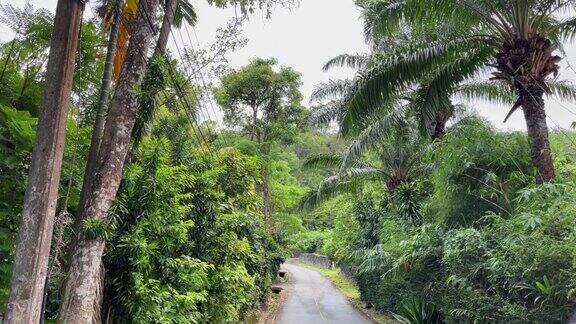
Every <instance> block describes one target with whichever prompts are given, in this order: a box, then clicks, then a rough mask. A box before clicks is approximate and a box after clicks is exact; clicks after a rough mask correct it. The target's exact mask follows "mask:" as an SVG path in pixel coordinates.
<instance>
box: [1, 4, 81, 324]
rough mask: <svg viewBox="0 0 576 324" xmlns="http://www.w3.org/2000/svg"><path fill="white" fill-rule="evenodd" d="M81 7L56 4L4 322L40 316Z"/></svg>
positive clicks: (22, 321) (35, 320)
mask: <svg viewBox="0 0 576 324" xmlns="http://www.w3.org/2000/svg"><path fill="white" fill-rule="evenodd" d="M83 9H84V2H83V1H81V0H58V5H57V7H56V16H55V17H54V31H53V33H52V40H51V43H50V55H49V57H48V64H47V68H46V77H45V80H46V81H45V82H44V93H43V95H42V102H41V105H40V114H39V117H38V129H37V131H36V141H35V143H34V151H33V153H32V164H31V166H30V170H29V173H28V185H27V187H26V195H25V197H24V207H23V209H22V217H21V221H20V230H19V235H18V244H17V246H16V255H15V257H14V263H13V266H12V277H11V279H10V295H9V299H8V306H7V309H6V316H5V318H4V323H5V324H8V323H10V324H12V323H18V324H25V323H26V324H27V323H38V322H39V321H40V316H41V314H40V313H41V309H42V299H43V291H44V285H45V282H46V271H47V268H48V257H49V255H50V243H51V239H52V229H53V226H54V216H55V213H56V204H57V200H58V187H59V183H60V171H61V167H62V156H63V153H64V141H65V138H66V119H67V114H68V107H69V104H70V93H71V91H72V81H73V74H74V61H75V59H76V49H77V46H78V36H79V32H80V21H81V20H80V18H81V16H82V12H83Z"/></svg>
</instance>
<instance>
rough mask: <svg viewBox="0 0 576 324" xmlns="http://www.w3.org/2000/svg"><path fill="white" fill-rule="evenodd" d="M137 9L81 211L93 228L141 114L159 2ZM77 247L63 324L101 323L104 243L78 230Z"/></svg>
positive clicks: (103, 214) (144, 2) (148, 0)
mask: <svg viewBox="0 0 576 324" xmlns="http://www.w3.org/2000/svg"><path fill="white" fill-rule="evenodd" d="M139 6H140V7H141V10H139V12H140V13H141V14H139V15H138V18H137V19H136V21H135V24H134V29H133V31H134V32H133V34H132V35H131V37H130V44H129V46H128V51H127V55H126V59H125V61H124V65H123V67H122V72H121V74H120V78H119V80H118V85H117V87H116V92H115V94H114V97H113V99H112V102H111V105H110V110H109V112H108V116H107V118H106V124H105V126H104V131H103V136H102V140H101V143H100V149H99V151H98V156H97V160H96V161H97V162H96V163H97V164H96V168H95V170H94V175H95V177H94V179H92V183H91V186H90V187H87V188H86V191H87V192H86V193H85V197H86V198H85V200H84V202H83V204H81V205H80V206H79V210H78V214H79V215H78V217H79V218H80V219H84V220H86V219H87V218H88V217H89V218H90V219H93V220H94V221H95V222H106V218H107V214H108V211H109V209H110V207H111V205H112V200H113V199H114V197H115V195H116V192H117V190H118V186H119V185H120V180H121V178H122V168H123V165H124V159H125V157H126V153H127V152H128V146H129V143H130V135H131V132H132V127H133V126H134V121H135V118H136V112H137V110H138V105H137V100H138V94H137V92H136V91H134V89H135V88H137V87H138V86H139V85H140V83H141V82H142V79H143V77H144V70H145V67H146V63H147V58H146V57H145V53H146V50H147V49H148V47H149V46H150V43H151V40H152V33H151V30H150V26H149V23H148V19H150V17H154V16H155V11H156V9H157V7H158V0H141V1H140V3H139ZM84 222H85V221H84ZM75 242H76V244H75V246H74V251H73V252H72V254H71V258H70V267H69V270H68V278H67V280H66V284H65V288H64V295H63V297H62V303H61V306H60V307H61V308H60V314H59V323H74V324H76V323H80V324H82V323H92V322H93V320H94V319H96V318H99V312H100V310H99V309H98V308H99V307H98V306H99V305H98V301H99V296H98V294H99V293H101V291H100V280H99V278H100V276H101V275H100V271H101V267H102V253H103V251H104V245H105V241H104V238H103V237H91V236H88V235H86V233H85V232H84V231H82V230H80V231H78V232H77V233H76V240H75Z"/></svg>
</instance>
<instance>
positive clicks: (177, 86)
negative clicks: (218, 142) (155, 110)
mask: <svg viewBox="0 0 576 324" xmlns="http://www.w3.org/2000/svg"><path fill="white" fill-rule="evenodd" d="M138 10H139V12H140V14H141V15H143V16H144V17H145V19H146V21H147V22H148V27H149V29H150V30H151V31H152V33H153V34H154V33H155V30H154V25H153V23H152V21H151V19H150V16H149V15H148V12H147V10H146V7H145V5H143V3H142V2H140V3H139V4H138ZM140 54H141V55H142V53H140ZM160 54H161V55H162V56H163V58H164V60H165V61H166V65H167V67H168V74H169V76H170V78H171V79H172V84H173V87H174V89H175V90H176V93H177V94H178V95H179V96H181V99H183V100H184V104H185V107H186V108H185V110H186V109H188V110H190V104H189V102H188V100H187V97H186V96H185V95H184V92H183V91H182V88H181V86H180V84H179V83H178V81H177V80H176V78H175V77H174V75H175V74H174V72H173V71H172V65H171V64H170V61H169V60H168V58H167V56H166V54H165V53H160ZM187 114H188V112H187ZM191 117H192V116H189V118H190V124H191V126H192V130H193V132H194V133H196V130H195V128H194V123H195V120H194V118H191ZM196 128H198V133H200V137H198V135H197V134H196V136H197V139H199V143H202V141H203V142H204V144H205V145H206V147H207V149H208V151H209V153H210V155H211V156H212V157H214V154H213V152H212V150H211V148H210V145H209V144H208V142H207V141H206V138H205V137H204V134H202V131H201V129H200V128H199V127H198V125H196Z"/></svg>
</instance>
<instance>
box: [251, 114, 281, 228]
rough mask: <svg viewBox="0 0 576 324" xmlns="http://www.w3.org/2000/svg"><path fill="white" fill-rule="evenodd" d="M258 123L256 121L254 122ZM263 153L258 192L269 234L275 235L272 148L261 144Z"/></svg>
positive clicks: (264, 143) (266, 144)
mask: <svg viewBox="0 0 576 324" xmlns="http://www.w3.org/2000/svg"><path fill="white" fill-rule="evenodd" d="M254 121H256V120H254ZM264 136H265V135H264ZM260 147H261V152H262V161H263V162H262V171H261V173H260V177H261V182H260V184H259V185H258V188H257V189H258V191H259V192H260V195H262V213H263V214H264V222H265V223H266V227H267V229H268V232H269V233H274V231H275V230H276V229H275V226H274V221H273V220H272V191H271V189H270V161H269V157H270V147H269V143H267V142H261V143H260Z"/></svg>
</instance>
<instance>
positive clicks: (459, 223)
mask: <svg viewBox="0 0 576 324" xmlns="http://www.w3.org/2000/svg"><path fill="white" fill-rule="evenodd" d="M350 1H351V0H350ZM207 2H208V3H209V4H210V5H213V6H216V7H219V8H225V7H230V6H232V7H236V8H237V9H238V11H239V14H238V16H237V17H234V19H233V20H232V21H231V22H230V23H229V24H227V25H226V26H225V27H223V28H220V29H218V31H217V33H216V39H215V40H214V42H213V43H212V44H210V46H208V47H206V48H178V47H177V45H178V43H177V42H176V41H175V40H176V38H179V37H183V36H182V33H179V32H178V31H179V30H186V28H188V27H190V26H194V25H195V24H196V22H197V20H198V19H202V17H197V13H196V11H195V8H194V3H193V2H192V1H191V0H166V1H161V2H159V1H158V0H125V1H122V0H106V1H99V2H95V1H94V3H93V4H91V6H92V7H93V11H92V12H91V13H90V14H87V13H86V12H84V11H86V8H89V7H86V8H85V5H84V4H83V2H81V1H78V0H59V1H58V8H57V10H56V12H55V13H52V12H49V11H46V10H43V9H37V8H35V7H34V6H32V5H30V4H26V5H25V6H23V7H22V6H17V5H13V4H10V1H8V3H7V4H2V5H0V23H2V24H3V25H4V26H5V27H8V28H11V29H12V31H13V32H14V34H15V37H14V38H13V39H11V40H10V41H8V42H6V43H3V44H0V305H2V306H1V307H0V315H2V316H1V317H2V318H3V320H4V322H5V323H36V322H40V321H44V320H46V321H52V322H58V323H228V322H234V323H237V322H242V321H246V320H247V319H248V318H250V317H251V316H253V314H255V311H256V310H257V309H258V308H260V307H261V306H262V305H263V304H265V303H266V302H267V301H268V298H269V295H270V287H271V285H272V284H273V283H274V282H275V280H277V273H278V269H279V267H280V265H281V264H282V263H283V262H284V261H285V260H286V259H288V258H291V257H293V256H296V255H298V254H299V253H318V254H323V255H326V256H328V257H329V258H330V259H331V260H332V261H334V262H335V263H338V264H344V265H346V266H347V267H348V268H349V269H351V271H352V273H353V277H354V282H355V284H356V285H357V287H358V289H359V291H360V298H361V299H362V300H363V301H364V302H365V305H366V306H367V307H371V308H374V309H376V310H377V311H379V312H381V313H385V314H390V315H391V316H392V317H394V318H395V319H396V320H397V321H400V322H403V323H412V324H416V323H563V322H565V321H566V320H567V319H568V318H569V317H570V315H571V313H572V312H573V308H574V302H575V301H576V294H575V293H576V134H574V132H573V131H572V130H570V129H563V128H559V127H553V128H551V127H549V125H548V123H549V122H550V121H552V122H553V123H554V121H553V120H551V119H550V117H549V116H548V115H547V113H546V112H547V110H548V109H551V108H550V107H551V105H549V103H551V102H555V103H559V102H560V101H562V102H568V103H571V104H572V103H575V102H576V87H575V86H574V84H573V82H572V80H569V79H565V78H563V73H562V71H563V70H562V69H560V67H559V66H560V65H559V64H561V63H560V62H561V61H562V60H563V59H566V57H565V54H566V52H565V51H564V46H566V45H567V44H569V43H570V41H571V40H572V39H573V37H574V35H576V20H575V17H576V14H575V13H576V1H571V0H563V1H550V0H506V1H502V0H480V1H465V0H459V1H452V0H428V1H423V0H403V1H393V0H357V1H356V6H357V8H358V9H359V12H360V13H361V21H362V23H363V24H364V30H365V35H359V36H360V37H364V38H365V39H366V42H367V44H368V45H369V48H370V51H369V52H367V53H360V54H357V53H356V54H353V53H348V54H341V53H334V58H333V59H330V60H329V61H328V62H327V63H326V64H325V66H324V67H318V68H319V69H320V68H323V69H324V70H325V71H326V72H327V73H332V72H333V71H334V70H335V69H339V68H350V69H353V70H354V71H355V74H354V76H353V77H352V78H349V79H337V78H334V79H332V80H331V81H329V82H326V83H322V84H318V85H317V86H316V88H315V89H314V91H313V93H311V94H304V93H302V90H301V88H302V87H301V86H302V75H303V73H306V71H296V70H295V69H293V68H292V67H288V66H284V65H282V64H281V63H279V62H278V61H277V60H276V59H275V58H270V57H262V58H254V59H252V60H250V61H247V62H245V64H244V65H243V66H241V67H232V66H231V65H230V64H229V62H228V56H229V55H231V54H232V53H233V52H234V51H236V50H238V49H239V48H241V47H242V46H244V45H245V44H246V42H247V41H249V40H247V39H245V38H244V36H243V34H242V30H241V26H242V23H243V22H244V21H245V19H248V18H249V17H250V15H252V14H253V13H254V12H260V11H262V12H264V13H265V14H266V16H267V17H272V18H271V19H273V17H274V10H275V9H276V8H278V7H279V6H285V7H292V6H294V5H297V3H296V2H295V1H286V0H258V1H256V0H208V1H207ZM88 17H89V18H88ZM55 35H57V36H58V37H56V36H55ZM170 39H174V41H175V44H176V45H175V46H172V45H170V41H169V40H170ZM182 43H183V42H182ZM568 64H569V63H568ZM308 95H310V101H309V102H308V100H304V98H305V97H306V98H307V97H308ZM478 102H482V103H483V104H488V105H491V106H494V107H495V109H501V107H502V106H504V107H507V109H508V110H509V113H508V115H507V117H506V120H508V118H509V117H510V116H511V115H513V114H522V116H523V118H524V119H525V121H526V131H515V132H512V131H508V132H504V131H501V130H499V128H498V127H497V126H500V125H492V124H491V123H490V122H488V121H487V120H486V118H484V117H483V116H481V115H478V114H477V113H476V111H475V109H474V108H475V107H474V105H475V104H477V103H478ZM561 105H562V104H561ZM556 106H557V105H554V107H556ZM562 107H563V108H565V109H568V110H572V111H574V112H573V115H576V110H574V108H573V106H564V105H562ZM506 120H505V121H504V122H506ZM554 124H555V123H554Z"/></svg>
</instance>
